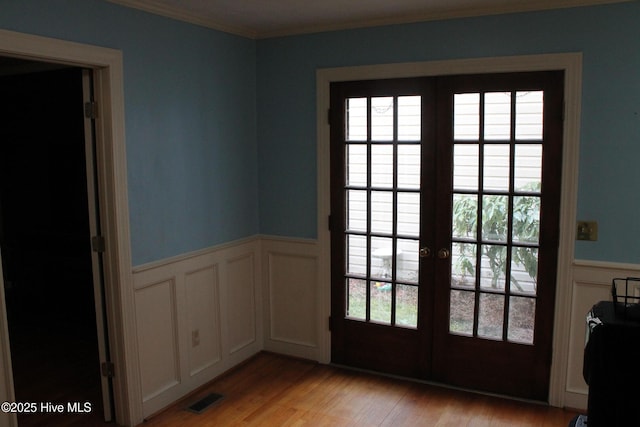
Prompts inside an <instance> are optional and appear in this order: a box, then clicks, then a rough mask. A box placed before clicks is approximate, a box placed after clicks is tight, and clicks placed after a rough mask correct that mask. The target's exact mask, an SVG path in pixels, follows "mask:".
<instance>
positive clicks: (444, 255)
mask: <svg viewBox="0 0 640 427" xmlns="http://www.w3.org/2000/svg"><path fill="white" fill-rule="evenodd" d="M450 256H451V252H450V251H449V249H446V248H442V249H440V250H439V251H438V258H440V259H447V258H449V257H450Z"/></svg>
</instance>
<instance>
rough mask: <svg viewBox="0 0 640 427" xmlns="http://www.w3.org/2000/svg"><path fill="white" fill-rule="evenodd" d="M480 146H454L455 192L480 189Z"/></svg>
mask: <svg viewBox="0 0 640 427" xmlns="http://www.w3.org/2000/svg"><path fill="white" fill-rule="evenodd" d="M479 147H480V146H479V145H478V144H455V145H454V146H453V188H454V190H477V189H478V176H479V175H478V167H479V165H480V163H479V162H478V152H479Z"/></svg>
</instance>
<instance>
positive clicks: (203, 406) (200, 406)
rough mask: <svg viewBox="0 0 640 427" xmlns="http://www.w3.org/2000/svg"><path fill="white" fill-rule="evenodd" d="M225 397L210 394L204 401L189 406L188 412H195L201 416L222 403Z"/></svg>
mask: <svg viewBox="0 0 640 427" xmlns="http://www.w3.org/2000/svg"><path fill="white" fill-rule="evenodd" d="M223 397H224V396H223V395H221V394H217V393H211V394H208V395H206V396H205V397H203V398H202V399H200V400H198V401H197V402H196V403H194V404H192V405H191V406H189V407H188V408H187V410H188V411H191V412H195V413H196V414H201V413H203V412H204V411H206V410H207V409H209V408H211V407H212V406H213V405H214V404H215V403H217V402H219V401H221V400H222V399H223Z"/></svg>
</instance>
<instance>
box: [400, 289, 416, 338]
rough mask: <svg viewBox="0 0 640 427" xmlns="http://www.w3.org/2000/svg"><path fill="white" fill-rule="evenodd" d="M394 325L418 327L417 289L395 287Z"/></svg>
mask: <svg viewBox="0 0 640 427" xmlns="http://www.w3.org/2000/svg"><path fill="white" fill-rule="evenodd" d="M396 325H398V326H407V327H410V328H416V327H417V326H418V287H417V286H409V285H396Z"/></svg>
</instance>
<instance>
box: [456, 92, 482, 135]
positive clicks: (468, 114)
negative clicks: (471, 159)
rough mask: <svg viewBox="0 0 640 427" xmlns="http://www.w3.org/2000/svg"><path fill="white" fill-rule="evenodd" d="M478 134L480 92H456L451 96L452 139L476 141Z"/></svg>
mask: <svg viewBox="0 0 640 427" xmlns="http://www.w3.org/2000/svg"><path fill="white" fill-rule="evenodd" d="M479 136H480V94H479V93H458V94H455V95H454V97H453V139H454V140H456V141H477V140H478V139H479Z"/></svg>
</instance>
